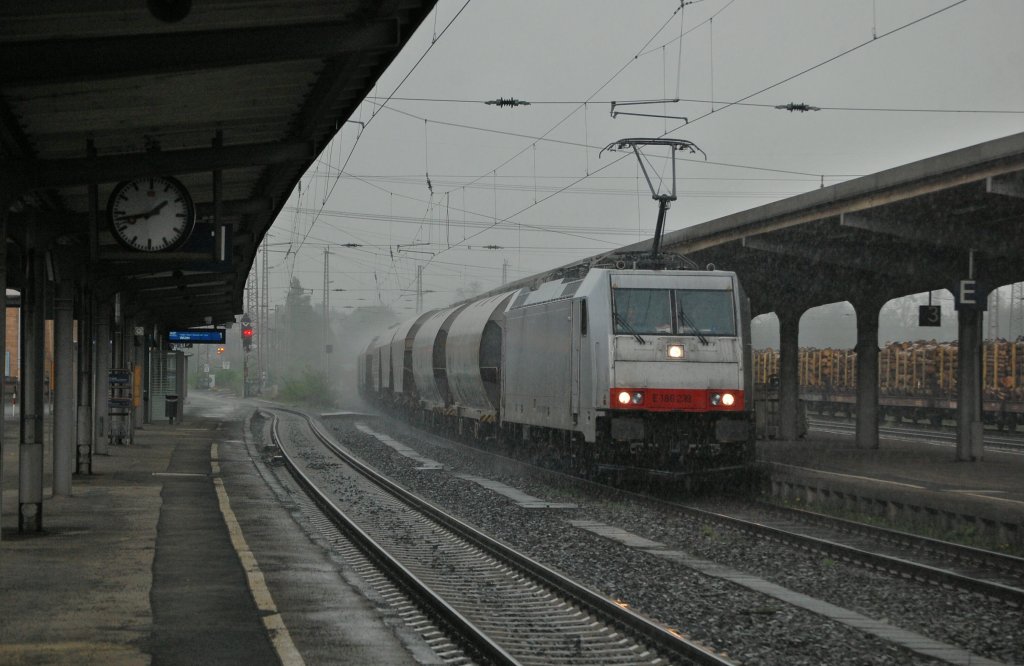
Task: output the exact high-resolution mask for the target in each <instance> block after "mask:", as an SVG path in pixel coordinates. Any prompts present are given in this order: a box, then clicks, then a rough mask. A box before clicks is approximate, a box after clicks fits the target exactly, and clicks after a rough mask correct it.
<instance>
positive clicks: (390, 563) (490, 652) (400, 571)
mask: <svg viewBox="0 0 1024 666" xmlns="http://www.w3.org/2000/svg"><path fill="white" fill-rule="evenodd" d="M281 411H287V412H289V413H292V414H296V415H298V416H302V417H304V418H306V419H307V421H309V422H310V423H311V424H312V421H310V420H309V417H308V416H307V415H305V414H302V413H301V412H296V411H293V410H281ZM269 413H270V414H271V417H272V420H271V428H270V431H271V436H272V437H273V440H274V443H275V445H276V446H277V448H278V449H279V450H280V451H281V455H282V457H283V459H284V462H285V465H286V467H287V468H288V472H289V473H290V474H291V475H292V477H293V478H294V479H295V480H296V482H297V483H298V484H299V485H300V486H301V487H302V489H303V491H305V492H306V493H307V494H308V495H309V496H310V497H311V498H312V499H313V501H314V502H315V503H316V504H317V506H319V507H320V509H321V510H323V511H324V513H325V514H326V515H327V516H328V518H330V519H331V521H332V522H334V524H335V525H337V526H338V528H339V529H341V530H342V531H343V532H345V533H346V534H347V535H348V536H349V538H351V539H352V541H353V542H354V543H355V544H356V545H357V546H358V547H359V549H360V550H361V551H362V552H363V553H364V554H365V555H366V556H367V557H368V558H369V559H370V560H371V561H373V562H374V564H376V565H377V566H378V567H380V568H381V569H382V570H383V571H384V573H385V574H386V575H388V576H389V577H391V578H392V580H395V581H396V582H397V583H398V584H399V586H400V587H401V588H402V589H403V590H404V591H405V592H406V594H408V595H409V596H410V597H412V598H413V599H414V600H415V602H416V603H417V604H418V605H420V606H421V607H423V608H425V609H426V610H428V611H429V612H430V613H431V615H432V616H433V617H435V618H439V619H440V620H441V621H442V623H443V624H444V625H446V628H447V629H448V630H449V631H450V632H452V633H454V634H455V636H456V637H457V639H458V642H459V643H460V644H461V645H464V646H467V648H468V650H469V652H470V653H471V654H476V655H477V656H479V657H481V658H482V659H483V660H485V661H487V662H488V663H492V664H508V665H510V666H512V665H514V666H519V662H518V661H517V660H516V659H515V658H514V657H512V655H510V654H508V652H506V651H505V650H504V649H503V648H502V647H501V646H500V645H498V644H497V643H495V642H494V641H492V640H491V639H490V638H489V637H488V636H487V635H486V634H484V633H483V631H481V630H480V629H479V628H477V627H476V625H474V624H473V623H472V622H471V621H470V620H468V619H467V618H466V617H465V616H463V615H462V614H461V613H460V612H459V611H458V610H456V609H455V608H453V607H452V606H451V605H449V604H448V603H447V602H446V601H445V600H444V599H442V598H441V597H439V596H438V595H437V594H435V593H434V592H433V591H432V590H431V589H430V588H429V587H428V586H427V585H426V584H425V583H423V582H422V581H421V580H420V579H419V578H418V577H417V576H416V575H415V574H414V573H412V572H411V571H409V569H407V568H406V567H405V566H404V565H403V564H402V563H401V562H399V561H398V560H396V559H395V558H393V557H392V556H391V555H390V554H389V553H388V552H387V550H386V549H384V548H383V547H382V546H381V545H380V544H378V543H377V542H376V541H375V540H374V539H373V538H372V537H371V536H370V535H369V534H367V533H366V532H365V531H363V529H361V528H360V527H359V526H358V525H356V524H355V522H353V521H352V520H351V519H349V517H348V516H347V515H346V514H345V512H344V511H342V510H341V509H340V508H339V507H338V506H337V505H336V504H335V503H334V502H333V501H332V500H331V499H330V498H329V497H328V496H327V495H326V494H325V493H324V492H323V491H321V490H320V489H319V488H317V487H316V484H315V483H313V481H312V479H310V478H309V477H308V476H307V475H306V474H304V473H303V472H302V470H300V469H299V467H298V465H296V464H295V461H294V460H293V459H292V457H291V456H290V455H289V454H288V451H287V449H286V448H285V447H284V446H282V442H281V437H280V435H279V433H278V431H277V424H278V421H279V417H278V416H277V415H275V414H273V412H272V411H269ZM312 430H313V432H314V433H315V434H316V435H317V436H318V437H322V435H321V434H320V433H319V432H318V431H317V429H316V428H315V427H314V428H312Z"/></svg>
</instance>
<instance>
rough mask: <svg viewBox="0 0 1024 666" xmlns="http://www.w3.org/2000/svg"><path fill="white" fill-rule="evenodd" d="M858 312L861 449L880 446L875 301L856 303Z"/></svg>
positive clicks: (859, 433) (858, 433)
mask: <svg viewBox="0 0 1024 666" xmlns="http://www.w3.org/2000/svg"><path fill="white" fill-rule="evenodd" d="M854 309H855V310H856V312H857V347H856V352H857V434H856V438H855V439H856V442H857V448H859V449H877V448H878V312H879V310H880V309H881V304H880V303H878V302H875V301H869V302H866V303H855V304H854Z"/></svg>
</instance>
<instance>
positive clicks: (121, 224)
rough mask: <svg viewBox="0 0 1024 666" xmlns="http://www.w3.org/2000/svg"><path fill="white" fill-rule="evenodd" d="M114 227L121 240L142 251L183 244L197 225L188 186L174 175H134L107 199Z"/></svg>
mask: <svg viewBox="0 0 1024 666" xmlns="http://www.w3.org/2000/svg"><path fill="white" fill-rule="evenodd" d="M107 215H108V217H109V220H110V230H111V232H112V233H113V235H114V238H115V239H117V242H118V243H120V244H121V245H124V246H125V247H127V248H129V249H132V250H138V251H141V252H165V251H167V250H173V249H175V248H178V247H180V246H181V244H182V243H184V242H185V241H186V240H188V237H189V236H190V235H191V234H192V230H193V229H194V228H195V225H196V211H195V206H194V205H193V203H192V197H191V195H189V192H188V189H187V188H186V187H185V186H184V185H183V184H182V183H181V182H180V181H178V180H177V179H175V178H171V177H170V176H146V177H143V178H134V179H132V180H127V181H124V182H122V183H118V184H117V186H115V187H114V191H113V192H111V193H110V199H109V200H108V201H107Z"/></svg>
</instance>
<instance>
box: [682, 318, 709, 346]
mask: <svg viewBox="0 0 1024 666" xmlns="http://www.w3.org/2000/svg"><path fill="white" fill-rule="evenodd" d="M679 316H680V317H681V318H682V320H683V323H684V324H686V325H687V326H689V327H690V328H692V329H693V332H694V333H695V334H696V335H697V339H698V340H700V343H701V344H702V345H706V344H709V343H708V339H707V338H705V337H704V336H703V335H702V334H701V332H700V329H699V328H697V326H696V325H695V324H694V323H693V320H692V319H690V316H689V315H688V314H686V310H683V309H680V310H679Z"/></svg>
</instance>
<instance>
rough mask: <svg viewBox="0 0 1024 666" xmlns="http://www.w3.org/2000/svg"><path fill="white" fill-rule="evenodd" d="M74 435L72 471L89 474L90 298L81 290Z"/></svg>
mask: <svg viewBox="0 0 1024 666" xmlns="http://www.w3.org/2000/svg"><path fill="white" fill-rule="evenodd" d="M78 305H79V314H78V407H77V420H78V428H77V429H76V430H77V432H78V435H77V437H76V441H77V446H76V451H77V453H76V455H75V471H76V473H78V474H92V451H93V449H92V441H93V432H92V388H93V387H92V348H93V342H92V294H91V293H89V292H88V291H87V290H85V289H83V290H82V291H81V292H80V293H79V296H78Z"/></svg>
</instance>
